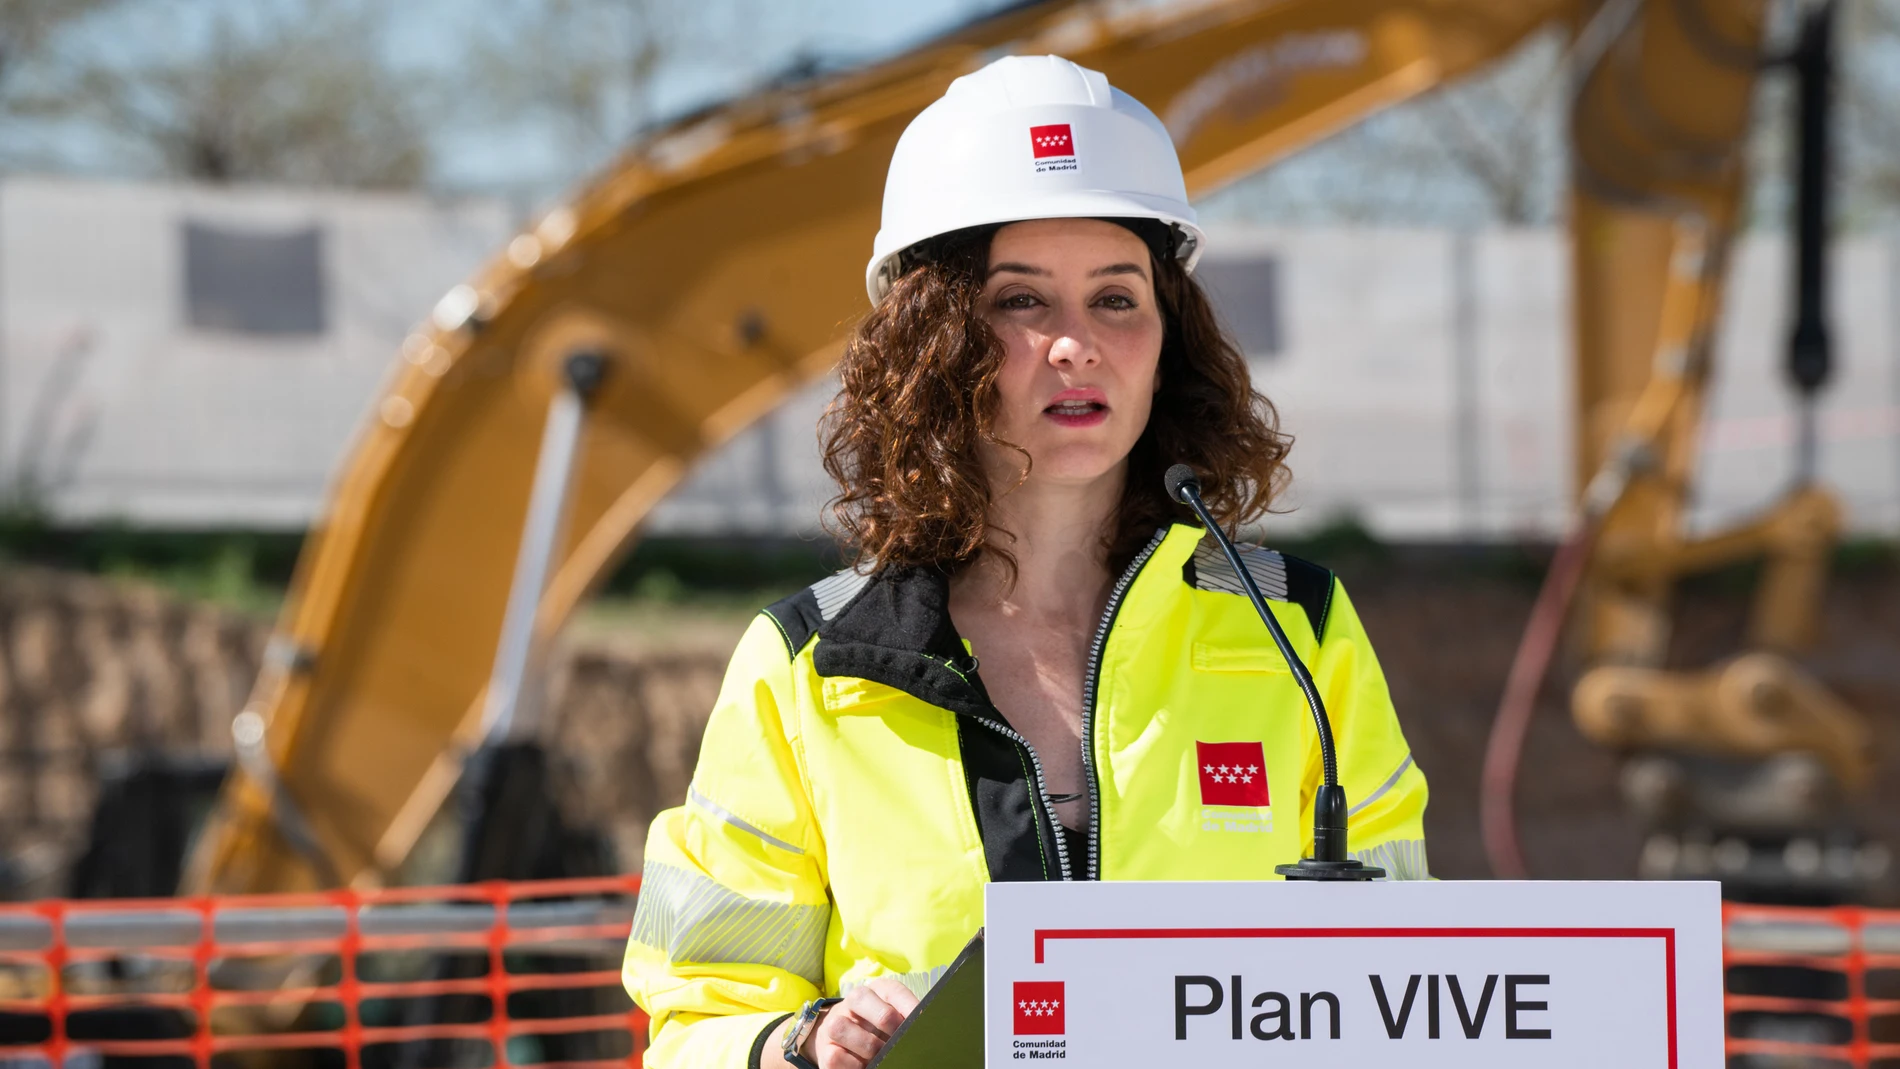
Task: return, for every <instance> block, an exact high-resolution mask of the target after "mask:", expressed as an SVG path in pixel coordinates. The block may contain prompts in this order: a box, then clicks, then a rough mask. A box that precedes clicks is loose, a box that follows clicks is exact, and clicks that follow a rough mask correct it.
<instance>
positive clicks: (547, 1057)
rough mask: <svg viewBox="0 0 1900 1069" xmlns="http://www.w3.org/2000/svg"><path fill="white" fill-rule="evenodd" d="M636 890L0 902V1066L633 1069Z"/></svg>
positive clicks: (637, 1038) (624, 881) (597, 886)
mask: <svg viewBox="0 0 1900 1069" xmlns="http://www.w3.org/2000/svg"><path fill="white" fill-rule="evenodd" d="M639 886H640V881H639V879H638V877H630V876H629V877H609V878H602V879H585V880H559V881H543V882H535V883H487V884H472V885H466V886H459V887H432V888H398V889H390V890H383V891H366V892H358V891H349V890H342V891H331V892H324V893H320V894H301V895H260V896H242V897H205V898H181V899H152V900H136V901H116V902H114V901H45V902H36V903H31V904H24V905H17V906H14V905H9V906H0V1064H6V1065H9V1066H30V1065H33V1064H35V1063H38V1064H40V1065H44V1066H48V1067H49V1069H66V1067H68V1066H72V1065H82V1064H96V1061H97V1059H99V1058H105V1057H116V1058H127V1057H130V1058H151V1059H153V1060H154V1064H172V1065H177V1066H180V1067H182V1066H184V1065H185V1064H187V1063H190V1064H191V1065H194V1066H196V1067H197V1069H212V1067H213V1065H214V1063H218V1064H220V1065H225V1064H228V1065H238V1064H251V1063H252V1059H250V1058H247V1057H246V1055H249V1054H256V1053H261V1052H277V1053H275V1054H274V1055H273V1057H272V1058H271V1061H272V1062H273V1063H285V1062H286V1060H287V1059H289V1060H290V1062H289V1063H294V1064H298V1065H307V1066H310V1067H312V1069H325V1067H333V1069H426V1067H428V1066H432V1065H439V1064H443V1063H445V1062H453V1063H454V1064H457V1065H470V1064H475V1065H492V1066H494V1067H496V1069H512V1067H517V1066H523V1067H525V1066H536V1067H542V1069H637V1067H638V1066H639V1065H640V1053H641V1049H642V1047H643V1043H644V1039H645V1036H646V1018H645V1015H643V1014H642V1013H641V1012H640V1011H639V1010H638V1008H636V1007H635V1006H634V1005H633V1003H632V1002H631V1000H629V999H628V998H627V996H626V993H625V991H624V990H623V989H622V988H621V986H620V970H619V963H620V959H621V954H622V952H623V949H624V947H625V944H626V938H627V932H628V928H629V926H630V924H631V920H632V915H633V902H634V899H635V897H636V895H637V894H638V891H639ZM471 1048H486V1049H485V1050H481V1049H474V1050H473V1051H471ZM290 1052H299V1054H300V1055H301V1057H300V1058H298V1057H297V1056H293V1055H292V1054H291V1053H290Z"/></svg>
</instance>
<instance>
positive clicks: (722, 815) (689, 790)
mask: <svg viewBox="0 0 1900 1069" xmlns="http://www.w3.org/2000/svg"><path fill="white" fill-rule="evenodd" d="M686 800H687V801H689V802H691V803H693V804H694V805H696V806H698V807H699V808H701V809H704V810H705V811H706V812H707V813H708V814H710V815H712V816H715V817H718V818H719V819H720V820H722V821H724V822H725V823H727V824H730V825H732V826H733V827H735V828H738V829H739V830H740V831H742V832H745V833H746V834H747V835H754V836H757V837H758V838H759V839H761V840H763V841H765V842H768V843H771V844H772V845H773V846H776V847H778V848H779V849H780V850H790V851H791V852H792V853H794V854H802V853H804V852H805V851H803V850H801V849H799V848H798V847H796V846H793V845H792V844H791V843H788V842H786V841H785V840H783V839H781V838H779V837H777V836H775V835H767V834H766V833H765V832H763V831H760V830H759V829H758V828H755V827H753V826H752V825H750V824H748V823H746V822H745V821H744V820H742V819H740V818H739V817H738V816H736V815H735V814H734V813H733V812H732V810H730V809H727V808H726V807H725V806H723V805H720V804H719V803H718V802H715V801H713V800H712V799H711V798H708V797H706V796H705V795H703V794H701V793H699V788H698V787H694V786H692V785H691V784H688V785H687V787H686ZM1347 815H1348V816H1350V815H1351V814H1347Z"/></svg>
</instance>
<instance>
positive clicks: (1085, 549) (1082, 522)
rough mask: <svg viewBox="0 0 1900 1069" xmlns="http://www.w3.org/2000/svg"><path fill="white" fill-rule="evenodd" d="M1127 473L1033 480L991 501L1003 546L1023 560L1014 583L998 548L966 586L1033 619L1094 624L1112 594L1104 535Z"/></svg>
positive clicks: (995, 534) (970, 572)
mask: <svg viewBox="0 0 1900 1069" xmlns="http://www.w3.org/2000/svg"><path fill="white" fill-rule="evenodd" d="M1121 490H1122V472H1121V471H1120V470H1117V471H1114V472H1110V473H1108V474H1106V475H1104V476H1102V477H1101V478H1100V479H1097V480H1095V481H1094V482H1090V483H1086V484H1066V485H1058V486H1049V485H1039V484H1037V483H1036V482H1035V481H1034V480H1033V479H1032V480H1031V481H1029V482H1027V483H1024V484H1023V485H1022V486H1019V487H1017V488H1015V489H1014V490H1012V491H1010V492H1009V493H1007V494H1004V495H1003V496H1002V497H1000V498H998V499H997V500H996V501H994V502H992V503H991V506H990V510H989V523H990V528H991V531H992V535H991V537H992V539H993V540H994V543H993V544H995V545H997V546H999V547H1000V548H1002V549H1006V550H1008V551H1009V553H1010V555H1011V556H1013V557H1014V558H1015V559H1016V570H1015V576H1014V582H1012V581H1011V576H1010V571H1009V569H1008V568H1007V567H1006V566H1004V564H1003V562H1002V560H1001V559H1000V558H999V557H997V556H996V555H995V554H985V555H984V556H982V557H979V558H978V559H977V560H976V562H975V563H974V564H973V565H972V566H971V567H970V568H968V569H967V570H966V571H965V572H964V573H963V575H962V576H961V577H960V578H961V579H962V583H961V584H960V585H963V586H964V587H965V589H964V591H963V593H965V594H966V595H970V596H974V597H975V598H978V599H981V600H983V601H988V602H991V603H993V604H996V605H997V606H999V607H1001V608H1003V609H1004V610H1005V611H1006V612H1007V613H1008V614H1010V615H1018V616H1020V617H1021V618H1023V619H1026V620H1036V621H1043V620H1046V621H1050V622H1058V621H1073V620H1075V619H1077V617H1078V615H1080V616H1081V618H1083V619H1086V620H1087V621H1089V622H1090V624H1091V625H1092V624H1093V621H1094V619H1095V616H1096V614H1098V613H1100V612H1101V609H1102V604H1103V602H1105V601H1106V600H1107V598H1108V589H1109V586H1110V585H1111V584H1112V583H1113V582H1114V576H1112V575H1110V574H1109V571H1108V554H1107V547H1106V542H1107V539H1106V538H1105V537H1104V536H1105V535H1106V534H1107V533H1108V532H1109V531H1110V529H1111V526H1112V525H1113V524H1114V522H1115V511H1116V507H1117V506H1118V505H1119V504H1120V502H1121Z"/></svg>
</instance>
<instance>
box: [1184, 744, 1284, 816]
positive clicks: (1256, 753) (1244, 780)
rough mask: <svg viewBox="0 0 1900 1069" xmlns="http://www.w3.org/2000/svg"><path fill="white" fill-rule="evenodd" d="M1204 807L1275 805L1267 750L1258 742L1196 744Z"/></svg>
mask: <svg viewBox="0 0 1900 1069" xmlns="http://www.w3.org/2000/svg"><path fill="white" fill-rule="evenodd" d="M1194 752H1195V756H1196V757H1198V758H1199V759H1200V766H1199V768H1198V769H1196V771H1198V772H1199V773H1200V775H1201V804H1202V805H1248V806H1266V805H1272V804H1273V803H1272V801H1271V800H1270V796H1269V795H1268V793H1267V761H1266V747H1265V746H1264V745H1262V744H1261V743H1258V742H1196V743H1195V744H1194Z"/></svg>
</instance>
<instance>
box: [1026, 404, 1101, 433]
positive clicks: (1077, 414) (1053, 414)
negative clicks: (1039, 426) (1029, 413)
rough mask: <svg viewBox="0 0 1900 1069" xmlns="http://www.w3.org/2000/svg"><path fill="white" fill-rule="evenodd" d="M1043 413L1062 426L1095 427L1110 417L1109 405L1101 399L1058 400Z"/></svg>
mask: <svg viewBox="0 0 1900 1069" xmlns="http://www.w3.org/2000/svg"><path fill="white" fill-rule="evenodd" d="M1042 414H1043V415H1044V416H1046V417H1048V418H1049V419H1050V420H1053V421H1054V422H1055V424H1056V425H1057V426H1060V427H1094V426H1096V425H1098V424H1100V423H1103V422H1105V421H1106V420H1107V419H1108V406H1107V405H1105V404H1102V403H1101V402H1099V401H1069V400H1063V401H1057V402H1056V403H1054V404H1052V405H1050V406H1049V407H1047V408H1045V409H1043V410H1042Z"/></svg>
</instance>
